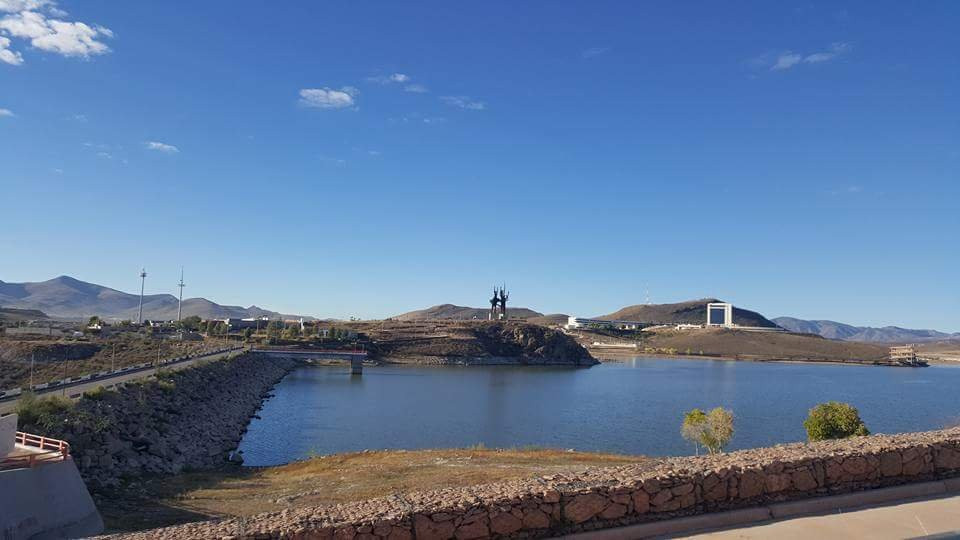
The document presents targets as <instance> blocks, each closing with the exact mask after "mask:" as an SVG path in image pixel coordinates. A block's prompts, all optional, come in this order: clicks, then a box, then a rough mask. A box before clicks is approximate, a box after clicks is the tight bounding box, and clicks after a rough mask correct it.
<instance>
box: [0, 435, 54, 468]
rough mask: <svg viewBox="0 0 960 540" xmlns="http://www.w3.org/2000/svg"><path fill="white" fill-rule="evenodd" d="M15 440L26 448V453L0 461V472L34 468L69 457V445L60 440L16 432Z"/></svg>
mask: <svg viewBox="0 0 960 540" xmlns="http://www.w3.org/2000/svg"><path fill="white" fill-rule="evenodd" d="M15 440H16V443H17V444H18V445H20V446H22V447H26V448H27V453H25V454H19V455H16V456H8V457H6V458H3V459H0V470H4V469H24V468H28V467H36V466H38V465H41V464H43V463H49V462H56V461H63V460H65V459H67V458H69V457H70V444H69V443H68V442H66V441H61V440H60V439H53V438H50V437H44V436H42V435H34V434H32V433H25V432H23V431H18V432H17V436H16V439H15ZM34 449H36V450H34ZM37 450H39V451H37Z"/></svg>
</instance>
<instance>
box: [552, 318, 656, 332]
mask: <svg viewBox="0 0 960 540" xmlns="http://www.w3.org/2000/svg"><path fill="white" fill-rule="evenodd" d="M642 327H643V323H640V322H637V321H607V320H603V319H587V318H584V317H572V316H571V317H568V318H567V324H566V328H567V329H568V330H577V329H580V328H609V329H615V330H639V329H641V328H642Z"/></svg>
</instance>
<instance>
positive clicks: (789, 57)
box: [770, 52, 803, 71]
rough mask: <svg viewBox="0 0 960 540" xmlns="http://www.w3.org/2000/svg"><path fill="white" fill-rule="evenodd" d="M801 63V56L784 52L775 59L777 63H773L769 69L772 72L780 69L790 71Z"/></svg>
mask: <svg viewBox="0 0 960 540" xmlns="http://www.w3.org/2000/svg"><path fill="white" fill-rule="evenodd" d="M802 61H803V56H801V55H799V54H796V53H792V52H785V53H783V54H781V55H780V56H778V57H777V61H776V62H774V63H773V65H772V66H770V69H771V70H773V71H778V70H781V69H790V68H792V67H793V66H795V65H797V64H799V63H800V62H802Z"/></svg>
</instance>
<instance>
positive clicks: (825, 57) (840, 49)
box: [803, 42, 850, 64]
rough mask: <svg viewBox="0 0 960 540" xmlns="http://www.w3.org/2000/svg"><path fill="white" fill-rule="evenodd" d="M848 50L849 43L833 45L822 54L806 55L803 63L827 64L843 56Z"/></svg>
mask: <svg viewBox="0 0 960 540" xmlns="http://www.w3.org/2000/svg"><path fill="white" fill-rule="evenodd" d="M849 50H850V44H849V43H842V42H841V43H834V44H833V45H831V46H830V50H828V51H824V52H818V53H813V54H810V55H807V56H806V57H805V58H804V59H803V61H804V62H806V63H808V64H818V63H820V62H827V61H829V60H833V59H834V58H836V57H837V56H838V55H840V54H843V53H845V52H847V51H849Z"/></svg>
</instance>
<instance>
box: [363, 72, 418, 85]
mask: <svg viewBox="0 0 960 540" xmlns="http://www.w3.org/2000/svg"><path fill="white" fill-rule="evenodd" d="M367 80H368V81H370V82H373V83H377V84H394V83H400V84H403V83H408V82H410V80H411V77H410V76H409V75H407V74H405V73H391V74H389V75H375V76H373V77H367Z"/></svg>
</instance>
